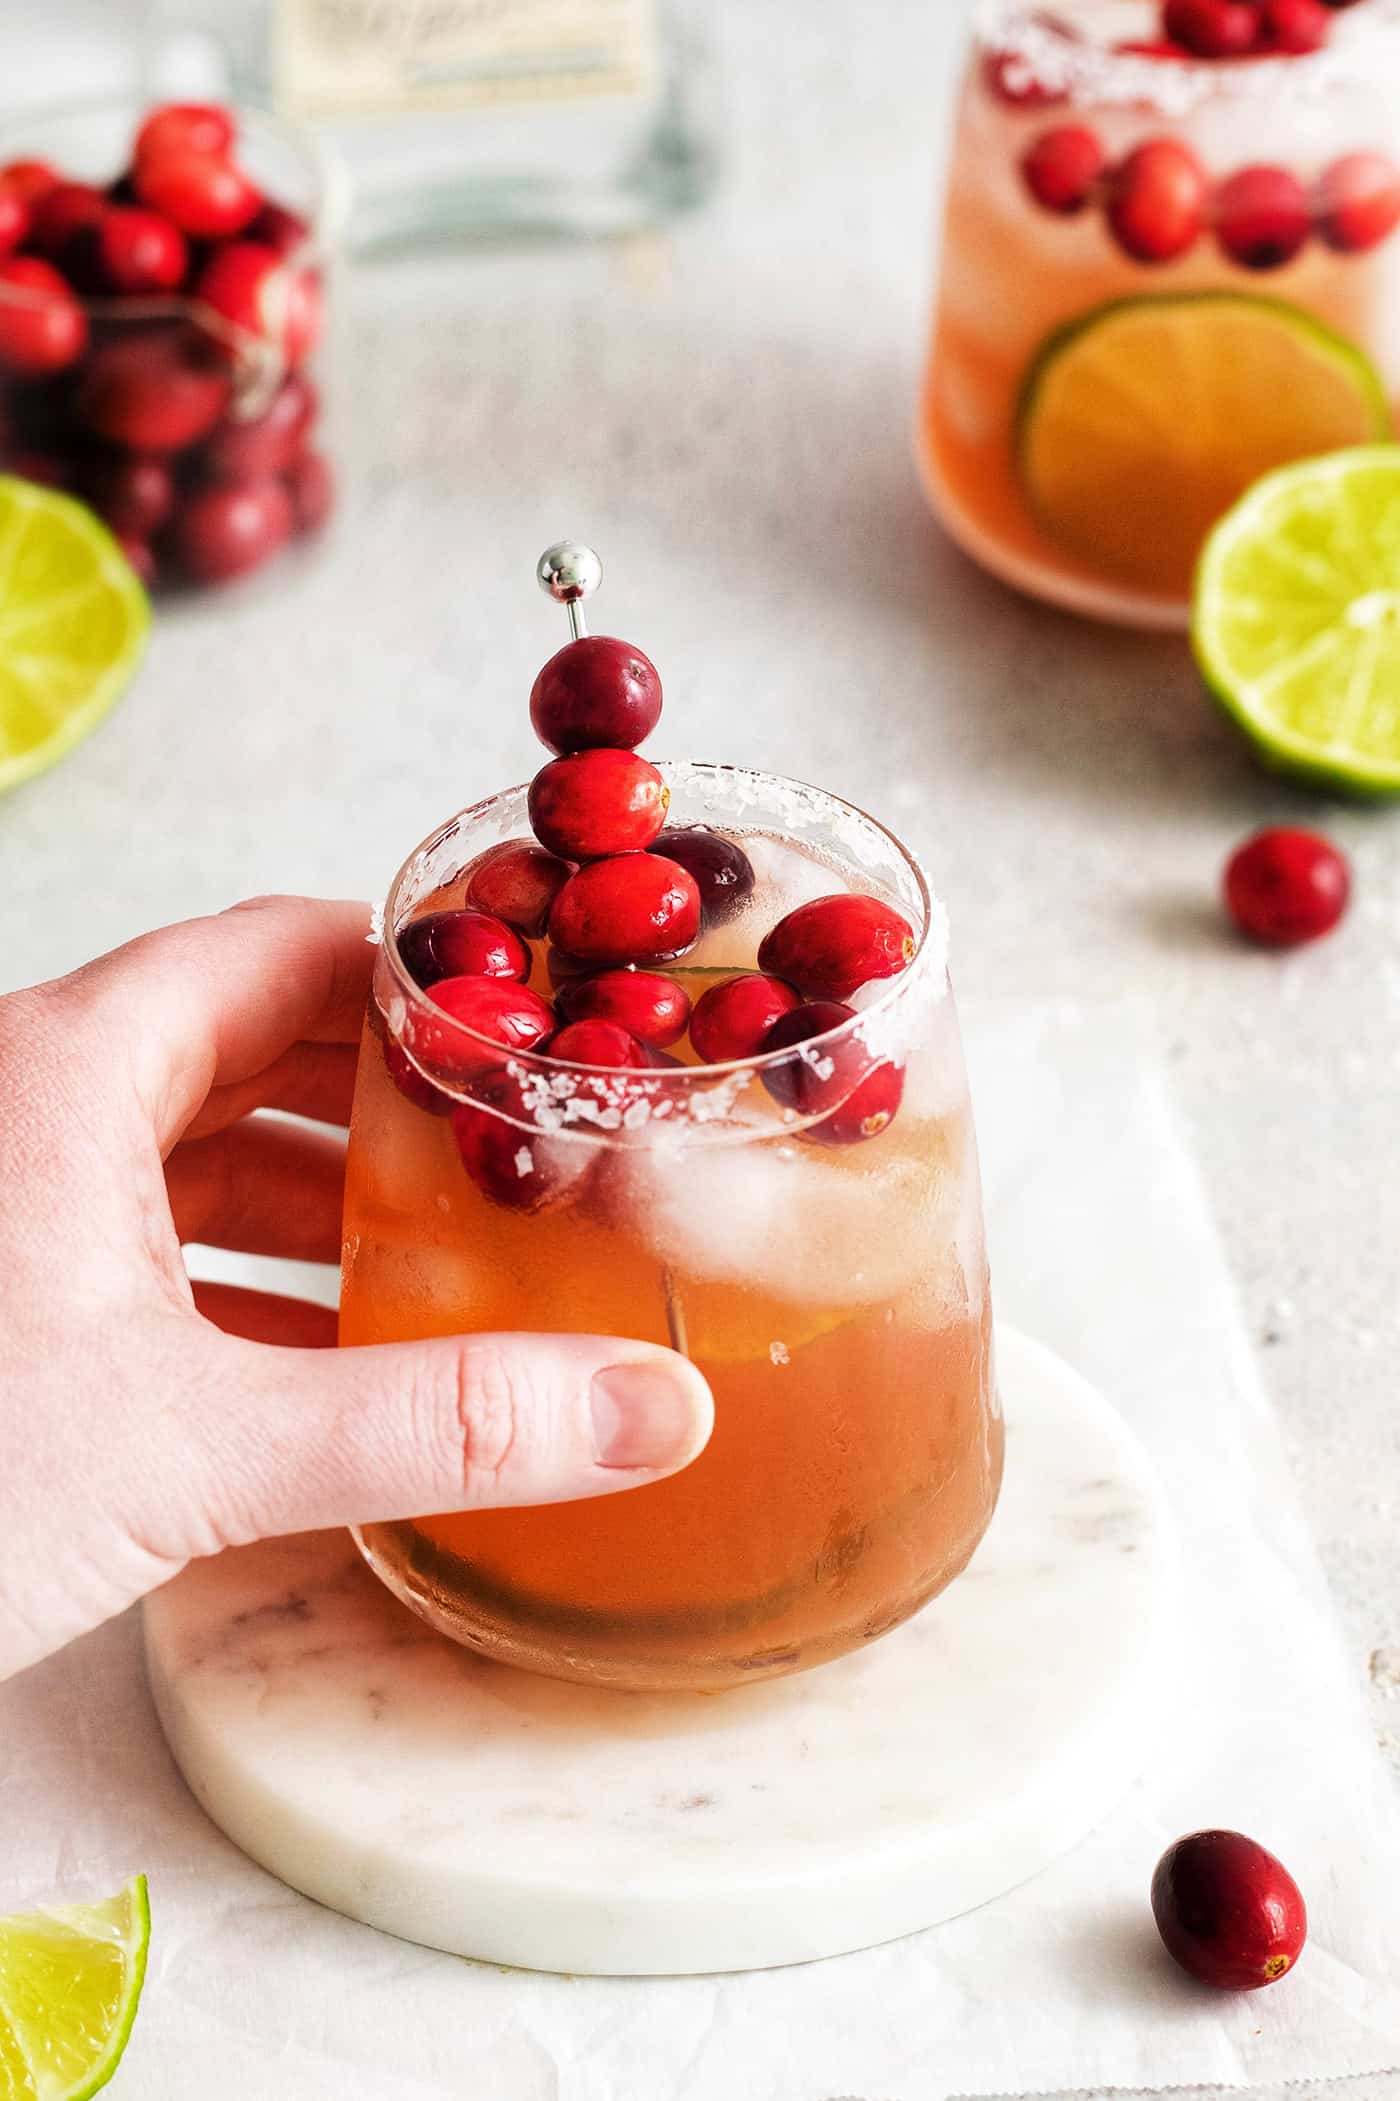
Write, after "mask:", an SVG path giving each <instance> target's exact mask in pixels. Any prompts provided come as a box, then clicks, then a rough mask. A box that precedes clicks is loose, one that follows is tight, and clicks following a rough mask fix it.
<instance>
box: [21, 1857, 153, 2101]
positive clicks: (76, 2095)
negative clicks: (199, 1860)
mask: <svg viewBox="0 0 1400 2101" xmlns="http://www.w3.org/2000/svg"><path fill="white" fill-rule="evenodd" d="M150 1938H151V1911H150V1906H149V1904H148V1903H147V1900H146V1878H145V1876H144V1875H136V1876H134V1877H133V1879H132V1880H131V1881H130V1882H128V1883H127V1885H126V1888H125V1889H123V1890H119V1891H118V1893H117V1895H116V1896H115V1897H109V1898H108V1899H107V1901H106V1902H105V1904H56V1905H52V1906H50V1907H47V1908H46V1909H44V1910H43V1911H28V1912H19V1913H16V1914H15V1915H14V1917H12V1918H7V1919H0V2101H85V2097H86V2096H87V2095H89V2094H95V2093H96V2092H97V2090H98V2088H99V2087H103V2086H105V2085H106V2084H107V2081H108V2080H109V2079H110V2078H111V2076H112V2074H113V2072H115V2071H116V2069H117V2066H118V2065H119V2064H120V2063H121V2056H122V2052H123V2050H124V2049H125V2048H126V2044H127V2038H128V2036H129V2035H130V2034H131V2024H132V2022H133V2021H134V2020H135V2019H136V2008H137V2005H138V2004H139V2002H140V1998H141V1984H142V1980H143V1978H144V1977H145V1974H146V1950H147V1947H148V1945H149V1943H150Z"/></svg>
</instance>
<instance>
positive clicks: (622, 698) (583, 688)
mask: <svg viewBox="0 0 1400 2101" xmlns="http://www.w3.org/2000/svg"><path fill="white" fill-rule="evenodd" d="M660 716H661V680H660V678H659V677H658V675H657V670H656V666H655V665H654V664H653V663H652V661H651V659H650V657H645V656H643V655H642V652H641V651H640V649H634V648H633V647H632V645H631V643H630V642H618V641H615V640H614V639H613V637H612V636H611V635H583V636H581V637H580V638H579V640H578V641H577V642H566V643H565V645H564V647H563V648H562V649H561V650H560V651H559V652H558V654H557V655H556V656H552V657H551V658H550V660H549V662H548V663H547V664H546V665H545V667H544V669H543V671H541V673H540V675H539V677H538V678H537V679H536V680H535V683H534V687H533V689H532V690H531V693H530V721H531V723H532V724H533V725H534V731H535V735H536V736H537V737H538V738H539V740H540V742H541V744H544V745H547V746H548V748H549V749H550V751H553V752H559V753H563V752H573V751H593V750H598V749H601V748H603V747H605V746H610V747H613V748H615V749H617V750H622V751H631V750H633V749H634V748H635V746H637V745H638V744H642V743H644V742H645V740H646V739H647V738H648V737H649V736H650V735H651V733H652V731H653V730H654V729H655V728H656V725H657V722H658V721H659V719H660Z"/></svg>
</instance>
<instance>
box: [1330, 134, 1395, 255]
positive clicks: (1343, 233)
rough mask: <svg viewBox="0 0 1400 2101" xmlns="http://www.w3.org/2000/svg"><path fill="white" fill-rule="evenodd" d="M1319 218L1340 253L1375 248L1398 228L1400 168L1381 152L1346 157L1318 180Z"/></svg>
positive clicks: (1354, 252) (1335, 163)
mask: <svg viewBox="0 0 1400 2101" xmlns="http://www.w3.org/2000/svg"><path fill="white" fill-rule="evenodd" d="M1317 220H1318V232H1319V233H1320V234H1321V236H1322V238H1323V240H1324V241H1325V242H1326V243H1327V246H1328V247H1329V248H1335V249H1336V250H1337V252H1338V254H1340V255H1359V254H1361V253H1362V252H1363V251H1364V250H1365V249H1367V248H1375V247H1377V246H1378V245H1379V244H1380V242H1382V241H1383V240H1385V238H1386V236H1387V235H1388V234H1392V233H1394V231H1395V228H1396V226H1397V225H1400V168H1397V167H1396V165H1395V163H1394V161H1392V160H1389V159H1387V157H1386V155H1385V154H1383V153H1344V154H1343V155H1342V157H1341V159H1340V160H1334V161H1333V162H1332V163H1331V165H1330V167H1327V168H1324V169H1323V171H1322V175H1321V177H1320V178H1319V181H1318V185H1317Z"/></svg>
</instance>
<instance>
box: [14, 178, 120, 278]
mask: <svg viewBox="0 0 1400 2101" xmlns="http://www.w3.org/2000/svg"><path fill="white" fill-rule="evenodd" d="M109 209H110V206H109V205H108V202H107V199H106V197H105V196H104V194H103V192H102V191H101V190H99V189H97V188H96V187H95V185H94V184H92V183H90V182H57V183H55V184H54V186H53V188H52V189H51V190H46V191H45V192H44V194H43V195H42V196H41V197H40V198H39V199H38V200H37V202H36V203H35V205H34V207H33V214H34V216H33V223H32V225H31V226H30V229H29V242H28V245H29V246H30V247H31V248H32V249H33V250H34V252H35V254H36V255H42V256H45V257H47V259H48V260H49V261H50V262H51V263H61V262H65V261H67V260H68V259H69V258H70V257H71V256H72V255H73V252H74V250H75V248H76V247H77V244H78V243H79V242H80V241H81V240H82V238H83V236H84V235H85V234H93V233H96V231H97V229H98V227H99V226H100V225H101V224H102V221H103V220H104V219H105V218H106V216H107V213H108V211H109Z"/></svg>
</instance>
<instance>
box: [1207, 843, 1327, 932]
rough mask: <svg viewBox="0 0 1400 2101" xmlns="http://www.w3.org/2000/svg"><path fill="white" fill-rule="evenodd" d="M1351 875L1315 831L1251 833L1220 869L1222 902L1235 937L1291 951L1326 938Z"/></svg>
mask: <svg viewBox="0 0 1400 2101" xmlns="http://www.w3.org/2000/svg"><path fill="white" fill-rule="evenodd" d="M1350 895H1351V871H1350V869H1349V868H1348V866H1347V863H1346V859H1345V857H1344V856H1343V855H1342V854H1340V853H1339V852H1338V851H1337V849H1336V847H1335V846H1333V845H1332V843H1331V841H1330V840H1328V839H1324V838H1322V837H1321V836H1320V835H1319V834H1318V833H1317V832H1307V831H1302V830H1299V829H1296V828H1294V827H1291V826H1275V827H1272V828H1270V829H1269V830H1266V831H1262V832H1256V834H1255V835H1254V837H1253V838H1252V839H1249V840H1247V841H1246V842H1245V844H1244V845H1243V846H1241V847H1240V848H1239V849H1238V851H1237V852H1236V853H1234V854H1233V855H1232V856H1231V858H1230V862H1229V865H1228V866H1227V868H1226V870H1225V902H1226V905H1227V906H1228V908H1229V912H1230V916H1231V918H1232V919H1233V920H1234V922H1235V924H1236V926H1237V927H1238V928H1239V929H1240V931H1241V933H1243V934H1247V935H1248V936H1249V938H1250V940H1251V941H1257V942H1259V943H1260V944H1261V945H1262V946H1263V947H1265V948H1297V947H1299V946H1301V944H1302V943H1303V942H1305V941H1316V940H1318V939H1319V938H1320V937H1321V936H1322V935H1323V934H1330V933H1331V931H1332V929H1333V927H1334V926H1336V924H1337V922H1338V921H1339V920H1340V919H1341V917H1342V914H1343V913H1344V912H1345V911H1346V908H1347V901H1348V899H1349V897H1350Z"/></svg>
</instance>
